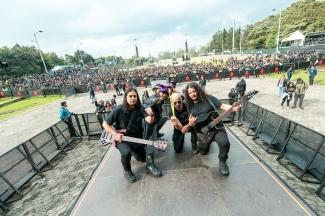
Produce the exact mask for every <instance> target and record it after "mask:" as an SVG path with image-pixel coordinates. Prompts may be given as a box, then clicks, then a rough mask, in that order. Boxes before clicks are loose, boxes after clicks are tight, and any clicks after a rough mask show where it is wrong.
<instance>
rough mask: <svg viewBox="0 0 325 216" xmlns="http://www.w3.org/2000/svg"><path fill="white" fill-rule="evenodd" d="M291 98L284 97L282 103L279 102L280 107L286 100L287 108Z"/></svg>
mask: <svg viewBox="0 0 325 216" xmlns="http://www.w3.org/2000/svg"><path fill="white" fill-rule="evenodd" d="M291 97H292V96H290V95H286V96H285V97H284V98H283V99H282V102H281V106H283V104H284V102H285V101H286V100H287V106H289V103H290V101H291Z"/></svg>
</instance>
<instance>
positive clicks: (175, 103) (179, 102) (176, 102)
mask: <svg viewBox="0 0 325 216" xmlns="http://www.w3.org/2000/svg"><path fill="white" fill-rule="evenodd" d="M181 103H182V101H175V102H174V105H177V104H181Z"/></svg>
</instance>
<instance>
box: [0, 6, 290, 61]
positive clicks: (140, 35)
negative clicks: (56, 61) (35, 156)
mask: <svg viewBox="0 0 325 216" xmlns="http://www.w3.org/2000/svg"><path fill="white" fill-rule="evenodd" d="M293 2H295V1H294V0H285V1H283V0H272V1H265V0H250V1H239V0H237V1H235V0H222V1H221V0H201V1H191V0H174V1H172V0H164V1H162V0H150V1H149V0H148V1H147V0H133V1H131V0H119V1H116V0H109V1H108V0H93V1H89V0H66V1H64V0H42V1H41V0H28V1H27V0H19V1H18V0H11V1H4V0H2V1H1V7H0V16H1V18H0V26H1V29H0V47H2V46H5V45H6V46H9V47H12V46H13V45H15V44H16V43H17V44H20V45H25V46H26V45H28V46H32V45H36V44H35V43H34V42H31V40H35V39H34V34H35V33H37V32H38V31H39V30H42V31H43V33H38V34H37V35H36V36H37V40H38V42H39V45H40V48H41V49H42V50H43V51H45V52H52V51H54V52H56V53H57V54H58V55H59V56H64V54H70V55H71V54H73V52H74V51H75V50H76V49H77V45H78V44H80V43H82V45H79V47H80V49H82V50H85V51H86V52H87V53H90V54H91V55H92V56H93V57H95V58H97V57H99V56H107V55H114V52H115V53H116V55H120V56H123V57H124V56H125V55H126V56H127V57H130V56H132V55H134V54H135V49H134V44H135V43H136V44H137V45H138V47H139V52H140V55H141V56H148V54H149V51H150V52H151V54H152V55H154V56H157V54H158V53H159V52H161V51H165V50H170V51H172V50H174V49H179V48H184V46H185V45H184V42H185V39H187V40H188V44H189V47H193V46H196V47H197V48H199V47H200V46H202V45H206V44H207V43H208V42H209V41H210V40H211V38H212V35H213V34H214V33H215V32H216V31H217V30H218V29H222V28H226V29H228V28H230V27H231V26H232V24H233V19H235V20H236V26H244V25H245V24H247V23H253V22H256V21H260V20H262V19H264V18H265V17H267V16H269V15H271V14H276V13H278V12H272V9H273V8H276V9H278V10H284V9H285V8H286V7H288V6H290V4H292V3H293ZM134 39H136V41H135V40H134Z"/></svg>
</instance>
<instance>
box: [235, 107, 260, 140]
mask: <svg viewBox="0 0 325 216" xmlns="http://www.w3.org/2000/svg"><path fill="white" fill-rule="evenodd" d="M260 109H261V107H259V106H257V105H255V104H253V103H248V102H247V101H246V102H244V103H243V106H242V109H241V115H240V118H239V119H238V122H237V126H238V127H239V129H240V130H241V131H242V132H243V133H245V134H246V135H247V136H253V135H254V134H250V132H255V131H256V128H257V126H258V124H259V122H260V119H261V117H262V112H261V110H260ZM241 126H245V127H246V128H247V130H245V131H244V128H243V127H241Z"/></svg>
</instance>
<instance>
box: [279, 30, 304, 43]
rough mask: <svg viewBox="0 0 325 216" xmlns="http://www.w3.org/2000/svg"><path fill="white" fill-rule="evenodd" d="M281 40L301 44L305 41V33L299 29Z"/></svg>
mask: <svg viewBox="0 0 325 216" xmlns="http://www.w3.org/2000/svg"><path fill="white" fill-rule="evenodd" d="M282 41H293V43H294V44H295V45H296V46H303V45H304V42H305V35H303V34H301V33H300V31H298V30H297V31H295V32H294V33H293V34H292V35H290V36H289V37H287V38H286V39H284V40H282Z"/></svg>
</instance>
